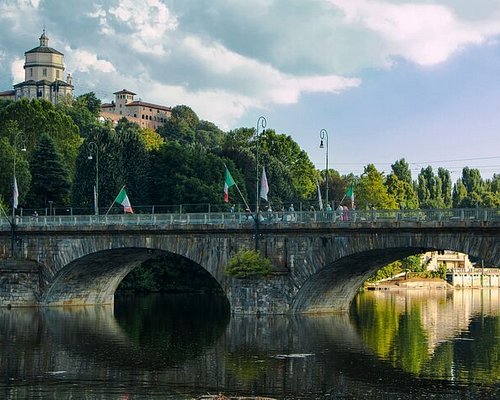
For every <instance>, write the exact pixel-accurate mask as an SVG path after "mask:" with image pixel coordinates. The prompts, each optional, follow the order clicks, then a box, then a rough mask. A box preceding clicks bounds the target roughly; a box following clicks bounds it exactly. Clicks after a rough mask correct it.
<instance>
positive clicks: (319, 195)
mask: <svg viewBox="0 0 500 400" xmlns="http://www.w3.org/2000/svg"><path fill="white" fill-rule="evenodd" d="M316 186H317V187H318V204H319V210H320V211H323V199H322V198H321V189H320V188H319V182H318V181H316Z"/></svg>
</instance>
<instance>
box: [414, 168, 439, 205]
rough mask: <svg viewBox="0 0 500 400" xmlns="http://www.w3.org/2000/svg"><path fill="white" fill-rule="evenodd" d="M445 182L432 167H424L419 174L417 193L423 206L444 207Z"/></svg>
mask: <svg viewBox="0 0 500 400" xmlns="http://www.w3.org/2000/svg"><path fill="white" fill-rule="evenodd" d="M442 190H443V184H442V182H441V178H440V177H439V176H436V175H435V174H434V171H433V170H432V167H431V166H430V165H429V166H428V167H427V168H422V170H421V171H420V174H419V175H418V184H417V194H418V200H419V203H420V207H421V208H444V206H445V202H444V198H443V191H442Z"/></svg>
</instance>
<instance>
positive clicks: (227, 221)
mask: <svg viewBox="0 0 500 400" xmlns="http://www.w3.org/2000/svg"><path fill="white" fill-rule="evenodd" d="M485 223H486V224H488V225H500V209H443V210H368V211H357V210H349V211H343V212H337V211H332V212H326V211H297V212H295V211H293V212H289V211H288V212H265V213H261V214H259V226H261V227H262V228H263V229H265V228H266V227H273V228H291V227H292V228H299V227H325V226H335V227H336V228H346V229H347V228H354V229H359V228H363V227H374V228H380V227H381V226H387V227H413V226H421V227H443V226H444V227H453V226H456V227H469V226H482V225H484V224H485ZM254 225H255V219H254V216H253V215H252V214H249V213H186V214H184V213H171V214H120V215H58V216H36V217H30V216H16V219H15V226H16V228H17V229H27V228H29V227H36V228H41V227H46V228H49V229H55V230H57V229H58V228H66V227H77V229H81V230H85V229H87V228H88V229H99V227H103V228H104V227H105V228H106V229H107V227H110V226H115V227H126V228H125V229H134V227H137V228H139V229H147V227H148V226H150V227H152V228H153V229H156V228H157V227H162V228H164V229H167V228H168V227H171V228H174V229H180V228H181V227H185V226H188V229H193V228H192V226H212V228H218V229H225V228H228V229H235V228H236V229H248V228H249V227H253V226H254ZM10 229H11V224H10V222H9V220H8V219H7V218H5V217H4V218H0V231H5V230H10Z"/></svg>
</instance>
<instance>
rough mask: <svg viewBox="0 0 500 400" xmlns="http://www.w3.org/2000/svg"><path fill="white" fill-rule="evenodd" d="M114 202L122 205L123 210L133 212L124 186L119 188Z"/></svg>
mask: <svg viewBox="0 0 500 400" xmlns="http://www.w3.org/2000/svg"><path fill="white" fill-rule="evenodd" d="M115 203H119V204H121V205H122V206H123V212H125V213H131V214H133V213H134V210H132V206H131V205H130V200H129V199H128V196H127V192H126V191H125V186H123V187H122V188H121V190H120V193H118V196H116V199H115Z"/></svg>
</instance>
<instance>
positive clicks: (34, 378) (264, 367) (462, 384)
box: [0, 290, 500, 400]
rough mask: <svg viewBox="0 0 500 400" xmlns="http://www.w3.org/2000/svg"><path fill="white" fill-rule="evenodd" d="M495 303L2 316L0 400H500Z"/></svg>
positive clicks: (485, 296) (379, 300)
mask: <svg viewBox="0 0 500 400" xmlns="http://www.w3.org/2000/svg"><path fill="white" fill-rule="evenodd" d="M499 310H500V307H499V300H498V292H495V291H485V290H483V291H478V290H476V291H465V290H463V291H455V292H446V291H440V292H427V291H425V292H417V291H406V292H404V293H395V292H390V293H389V292H384V293H381V292H376V293H374V292H367V293H362V294H360V295H359V296H358V297H357V299H356V301H355V304H354V305H353V309H352V312H351V315H350V316H348V315H297V316H294V317H287V316H261V317H256V316H232V317H230V314H229V310H228V309H227V302H226V300H225V299H224V298H220V297H211V296H199V295H196V296H190V295H183V296H178V295H176V296H166V295H148V296H132V297H124V298H123V297H117V299H116V305H115V308H114V309H113V308H112V307H75V308H50V309H40V310H38V309H12V310H7V309H0V344H1V346H0V371H1V376H2V378H3V379H1V380H0V398H6V399H16V398H23V399H24V398H39V399H66V398H88V399H103V400H104V399H105V400H108V399H118V398H120V397H124V398H128V399H130V400H138V399H141V400H142V399H191V398H195V397H197V396H199V395H201V394H206V393H219V392H223V393H225V394H232V395H240V396H243V395H246V396H248V395H254V396H255V395H261V396H269V397H275V398H278V399H307V400H313V399H325V400H329V399H338V398H347V399H351V398H372V399H415V398H425V397H429V396H430V397H432V398H443V399H455V398H464V397H465V398H496V397H498V396H499V395H500V385H499V373H500V370H499V365H500V363H499V362H498V361H499V357H500V348H499V347H500V326H499V324H500V322H499V321H500V318H499V314H500V311H499Z"/></svg>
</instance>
